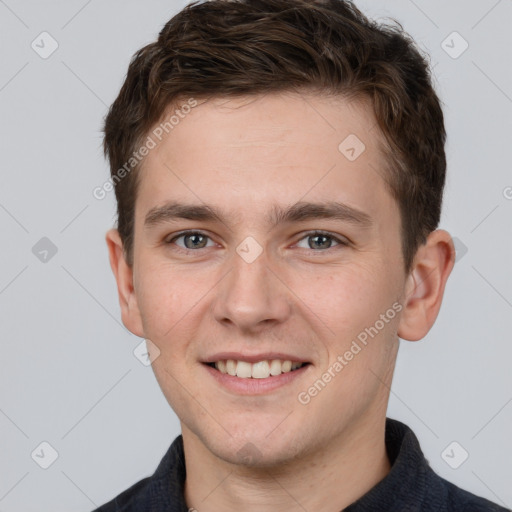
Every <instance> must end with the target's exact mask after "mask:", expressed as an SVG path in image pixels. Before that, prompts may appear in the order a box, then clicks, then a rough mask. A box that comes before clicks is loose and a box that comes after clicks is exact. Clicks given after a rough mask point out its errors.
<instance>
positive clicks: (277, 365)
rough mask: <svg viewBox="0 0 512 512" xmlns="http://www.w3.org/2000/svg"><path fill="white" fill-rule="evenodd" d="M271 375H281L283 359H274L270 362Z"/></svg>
mask: <svg viewBox="0 0 512 512" xmlns="http://www.w3.org/2000/svg"><path fill="white" fill-rule="evenodd" d="M270 375H274V376H275V375H281V361H279V359H273V360H272V361H271V362H270Z"/></svg>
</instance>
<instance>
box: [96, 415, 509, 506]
mask: <svg viewBox="0 0 512 512" xmlns="http://www.w3.org/2000/svg"><path fill="white" fill-rule="evenodd" d="M386 449H387V453H388V457H389V460H390V463H391V471H390V472H389V473H388V475H387V476H386V477H385V478H384V479H383V480H381V481H380V482H379V483H378V484H377V485H375V486H374V487H373V488H372V489H370V490H369V491H368V492H367V493H366V494H365V495H364V496H362V497H361V498H359V499H358V500H357V501H356V502H354V503H352V505H350V506H349V507H347V508H346V509H345V512H506V511H507V510H508V509H505V508H503V507H501V506H498V505H495V504H494V503H491V502H490V501H488V500H486V499H484V498H479V497H478V496H475V495H474V494H471V493H469V492H467V491H464V490H463V489H460V488H459V487H457V486H455V485H454V484H452V483H450V482H448V481H447V480H444V479H443V478H441V477H440V476H438V475H437V474H436V473H434V471H433V470H432V469H431V468H430V466H429V464H428V462H427V460H426V459H425V457H424V455H423V453H422V451H421V449H420V445H419V443H418V439H417V438H416V436H415V435H414V432H413V431H412V430H411V429H410V428H409V427H407V425H404V424H403V423H401V422H399V421H396V420H392V419H389V418H388V419H387V421H386ZM185 475H186V472H185V456H184V453H183V438H182V436H181V435H180V436H178V437H177V438H176V439H175V440H174V441H173V443H172V444H171V446H170V448H169V450H168V451H167V453H166V454H165V455H164V457H163V459H162V460H161V462H160V464H159V465H158V468H157V469H156V471H155V473H154V474H153V475H152V476H150V477H147V478H144V479H143V480H141V481H139V482H138V483H136V484H134V485H133V486H132V487H130V488H129V489H127V490H126V491H124V492H123V493H121V494H120V495H119V496H117V497H116V498H114V499H113V500H112V501H109V502H108V503H106V504H105V505H103V506H101V507H100V508H98V509H96V510H95V511H94V512H187V511H188V508H187V505H186V503H185V498H184V496H183V489H184V483H185ZM198 512H201V511H198ZM311 512H312V511H311ZM318 512H321V511H318ZM508 512H510V510H509V511H508Z"/></svg>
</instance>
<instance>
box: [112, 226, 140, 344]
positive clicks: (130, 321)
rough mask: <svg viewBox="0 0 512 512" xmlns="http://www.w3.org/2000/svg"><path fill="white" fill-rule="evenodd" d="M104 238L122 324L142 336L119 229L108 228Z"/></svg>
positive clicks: (130, 276) (130, 272) (131, 274)
mask: <svg viewBox="0 0 512 512" xmlns="http://www.w3.org/2000/svg"><path fill="white" fill-rule="evenodd" d="M105 240H106V242H107V246H108V253H109V258H110V267H111V268H112V272H113V273H114V276H115V278H116V282H117V291H118V295H119V305H120V306H121V318H122V320H123V324H124V325H125V327H126V328H127V329H128V330H129V331H130V332H132V333H133V334H135V335H136V336H139V337H141V338H144V337H145V336H144V329H143V327H142V317H141V315H140V311H139V306H138V304H137V296H136V295H135V289H134V286H133V268H132V267H131V266H130V265H128V263H127V262H126V259H125V254H124V250H123V242H122V240H121V236H120V235H119V231H117V229H111V230H109V231H108V232H107V234H106V236H105Z"/></svg>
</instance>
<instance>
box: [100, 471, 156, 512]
mask: <svg viewBox="0 0 512 512" xmlns="http://www.w3.org/2000/svg"><path fill="white" fill-rule="evenodd" d="M150 480H151V478H150V477H146V478H144V479H142V480H140V481H139V482H137V483H135V484H133V485H132V486H131V487H130V488H128V489H126V491H123V492H122V493H121V494H119V495H118V496H116V497H115V498H114V499H113V500H111V501H109V502H108V503H105V504H104V505H102V506H101V507H99V508H97V509H95V510H94V511H93V512H127V511H133V512H135V511H137V512H138V511H140V512H142V511H144V510H146V509H145V505H146V504H147V494H148V485H149V482H150Z"/></svg>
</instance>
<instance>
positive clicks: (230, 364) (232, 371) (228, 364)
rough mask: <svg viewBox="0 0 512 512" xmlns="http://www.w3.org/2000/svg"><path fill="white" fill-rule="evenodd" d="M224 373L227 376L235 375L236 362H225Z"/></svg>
mask: <svg viewBox="0 0 512 512" xmlns="http://www.w3.org/2000/svg"><path fill="white" fill-rule="evenodd" d="M226 371H227V372H228V373H229V375H233V376H234V375H236V361H233V359H228V360H227V361H226Z"/></svg>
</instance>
